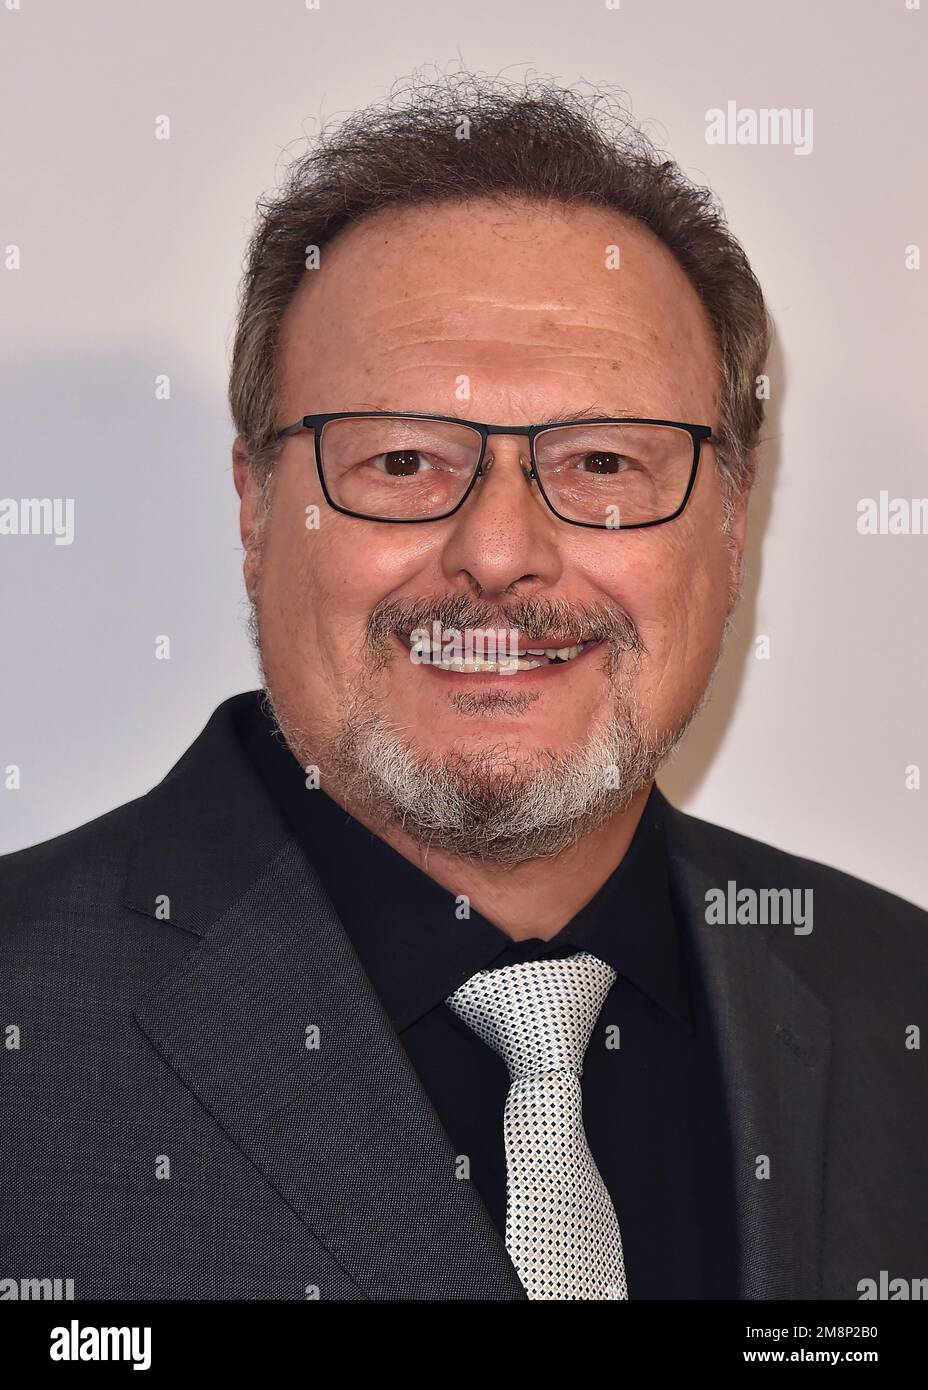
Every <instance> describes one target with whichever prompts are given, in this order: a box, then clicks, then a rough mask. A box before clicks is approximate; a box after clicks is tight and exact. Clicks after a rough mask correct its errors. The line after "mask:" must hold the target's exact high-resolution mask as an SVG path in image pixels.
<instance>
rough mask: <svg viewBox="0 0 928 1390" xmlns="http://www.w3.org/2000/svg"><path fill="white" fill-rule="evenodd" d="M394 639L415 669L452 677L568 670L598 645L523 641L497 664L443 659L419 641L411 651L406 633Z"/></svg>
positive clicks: (409, 639) (587, 642) (579, 642)
mask: <svg viewBox="0 0 928 1390" xmlns="http://www.w3.org/2000/svg"><path fill="white" fill-rule="evenodd" d="M396 636H397V637H398V638H399V640H400V641H401V642H402V643H403V645H404V647H405V648H406V650H407V651H408V652H410V653H411V654H413V653H414V655H415V664H416V665H420V666H427V667H429V668H430V669H431V670H433V671H448V672H451V673H453V674H454V675H462V676H512V675H517V674H519V673H520V672H523V671H541V670H545V669H548V668H556V667H559V666H561V667H563V666H569V665H570V664H571V663H572V662H574V661H577V660H578V659H579V658H580V657H581V656H583V655H584V654H585V653H586V652H588V651H590V650H592V649H593V648H594V647H598V646H600V645H601V644H600V642H599V641H598V640H596V641H583V640H581V641H578V642H572V643H567V644H564V645H559V646H548V645H545V646H541V645H538V646H533V645H530V643H531V638H526V639H524V641H523V644H522V645H521V646H520V647H519V648H518V649H517V650H516V651H513V652H512V653H510V654H509V655H506V656H502V657H500V658H499V659H498V660H492V661H490V660H485V659H481V658H476V657H475V658H472V659H461V658H457V657H445V656H443V655H442V650H441V647H440V646H436V647H435V648H434V649H432V648H431V646H430V643H429V641H428V639H427V638H425V639H422V638H420V639H418V640H417V642H416V643H415V647H414V646H413V643H412V640H411V636H410V634H409V633H407V632H398V633H397V634H396ZM541 640H543V639H541Z"/></svg>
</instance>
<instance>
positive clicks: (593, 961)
mask: <svg viewBox="0 0 928 1390" xmlns="http://www.w3.org/2000/svg"><path fill="white" fill-rule="evenodd" d="M614 980H615V971H614V970H613V969H612V967H611V966H609V965H606V963H605V961H601V960H599V959H598V958H597V957H596V956H592V955H590V954H589V952H587V951H581V952H580V953H578V954H577V955H575V956H567V957H561V958H557V959H553V960H552V959H548V960H530V961H522V962H521V963H520V964H519V965H505V966H502V967H501V968H500V969H498V970H479V971H478V972H477V974H476V975H472V976H471V978H470V979H469V980H466V981H465V983H464V984H463V985H461V987H460V988H459V989H456V990H455V991H454V993H453V994H452V995H450V996H449V998H448V999H447V1000H446V1001H445V1002H446V1003H447V1005H448V1007H449V1008H450V1009H452V1010H453V1011H454V1012H455V1013H456V1014H457V1015H458V1017H459V1018H460V1019H462V1020H463V1022H464V1023H466V1024H467V1025H468V1027H470V1028H472V1029H473V1030H474V1032H475V1033H476V1034H477V1035H478V1037H480V1038H482V1039H483V1041H484V1042H485V1043H488V1044H489V1046H490V1047H492V1048H493V1049H494V1050H495V1051H496V1052H498V1053H499V1055H500V1056H501V1057H502V1059H503V1061H504V1062H505V1063H506V1065H507V1067H508V1068H509V1073H510V1076H511V1077H512V1079H513V1080H516V1078H517V1077H522V1076H530V1075H532V1074H533V1073H537V1072H547V1071H561V1070H567V1071H572V1072H575V1073H576V1074H577V1075H578V1076H579V1075H580V1072H581V1069H582V1064H583V1055H584V1053H585V1052H586V1049H587V1045H588V1044H589V1041H590V1034H591V1033H592V1031H593V1025H594V1023H595V1022H596V1019H597V1018H598V1017H599V1014H600V1011H601V1009H602V1007H603V1002H604V1000H605V998H606V995H607V994H608V993H609V990H610V989H611V987H612V983H613V981H614Z"/></svg>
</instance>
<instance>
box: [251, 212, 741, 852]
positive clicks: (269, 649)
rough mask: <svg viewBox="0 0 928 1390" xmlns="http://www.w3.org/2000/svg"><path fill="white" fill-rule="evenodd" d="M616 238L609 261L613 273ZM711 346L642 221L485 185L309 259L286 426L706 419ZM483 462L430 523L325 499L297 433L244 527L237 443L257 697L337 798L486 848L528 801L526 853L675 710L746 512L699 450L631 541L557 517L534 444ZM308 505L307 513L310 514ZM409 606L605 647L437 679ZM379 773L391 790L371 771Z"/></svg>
mask: <svg viewBox="0 0 928 1390" xmlns="http://www.w3.org/2000/svg"><path fill="white" fill-rule="evenodd" d="M614 245H618V246H619V248H620V254H621V269H608V268H607V253H608V248H610V247H611V246H614ZM715 358H716V349H715V344H714V341H713V336H712V332H711V329H710V326H709V324H708V321H707V319H706V316H705V313H704V311H703V309H702V306H701V305H700V302H699V300H698V297H697V295H696V293H695V291H694V290H693V288H692V287H691V285H690V283H689V281H688V280H687V278H686V276H685V274H684V273H683V271H682V270H681V269H680V267H679V266H678V265H677V263H676V261H675V260H674V258H673V257H672V255H671V254H670V253H669V252H668V251H667V250H666V249H665V248H664V247H663V246H662V245H661V244H660V243H659V242H658V241H657V240H656V239H655V238H654V237H653V236H652V235H651V234H650V233H649V232H648V231H647V230H646V229H644V228H643V227H641V226H639V225H638V224H636V223H635V222H633V221H630V220H627V219H624V218H619V217H617V216H616V215H615V214H614V213H610V212H607V211H605V210H601V209H597V208H593V207H580V208H574V209H570V210H568V209H565V208H561V207H556V208H553V209H549V208H547V207H542V206H539V205H537V204H532V203H521V202H519V203H510V204H506V205H501V204H498V203H496V202H491V201H483V200H478V201H474V202H471V203H468V204H443V205H439V206H437V207H427V208H426V207H415V208H410V209H402V210H395V209H390V210H387V211H385V212H382V213H379V214H377V215H375V216H372V217H369V218H367V219H364V220H363V221H361V222H360V223H358V224H357V226H355V227H353V228H351V229H350V230H348V231H346V232H344V233H343V234H342V235H341V236H339V237H338V238H337V239H336V241H335V242H333V243H332V244H330V245H329V246H328V247H326V248H325V250H324V251H323V255H322V268H321V269H320V270H318V271H308V272H307V273H306V274H305V275H304V277H303V281H302V283H301V285H300V288H299V289H298V291H297V293H296V295H295V297H294V299H293V301H292V303H291V305H290V307H289V309H288V311H287V314H286V315H285V319H284V323H283V325H282V335H281V344H280V359H279V361H280V371H281V407H282V409H281V416H280V420H279V424H281V425H283V424H289V423H291V422H292V421H294V420H297V419H299V418H300V417H301V416H302V415H305V414H310V413H316V412H328V411H339V410H394V411H412V412H428V413H432V414H439V415H459V416H462V417H464V418H469V419H474V420H485V421H489V422H492V423H495V424H509V425H516V424H529V423H533V422H541V421H544V420H547V419H549V418H550V417H552V416H555V415H561V416H562V417H570V416H573V415H580V414H582V413H583V412H584V411H589V410H590V409H591V408H593V409H594V410H595V411H596V412H597V413H601V414H603V415H619V414H622V413H630V414H634V415H638V416H646V417H654V418H662V419H669V420H682V421H688V422H691V423H694V424H709V425H713V426H715V425H716V424H717V391H718V385H719V382H718V372H717V368H716V365H715ZM462 383H464V388H463V390H462ZM488 453H489V454H490V455H492V468H491V469H490V471H489V472H488V473H487V474H486V476H485V477H483V478H481V479H479V480H478V482H477V484H476V486H475V488H474V490H473V491H472V493H471V494H470V496H469V497H468V499H467V501H466V502H465V503H464V505H463V507H462V508H461V510H460V511H458V512H457V513H456V514H455V515H452V516H450V517H447V518H446V519H444V520H440V521H432V522H429V523H427V524H422V525H404V524H383V523H379V522H373V521H363V520H359V519H356V518H353V517H349V516H345V515H342V514H339V513H337V512H335V511H333V510H332V509H331V508H329V507H328V506H327V504H326V502H325V500H324V498H323V496H322V492H321V488H320V485H319V481H318V478H317V474H316V468H315V459H314V453H313V440H312V435H311V434H310V433H309V432H308V431H304V432H303V433H301V434H298V435H296V436H294V437H293V438H291V439H289V440H288V441H287V444H286V446H285V448H284V451H283V454H282V456H281V459H280V461H279V463H278V464H277V465H276V475H275V480H274V484H273V492H272V502H271V507H270V512H269V514H267V516H266V517H264V518H262V514H261V506H260V498H259V496H258V492H257V489H256V488H255V486H254V484H253V482H252V481H251V480H250V479H249V478H248V477H247V473H246V470H245V468H244V465H243V463H242V460H241V457H240V456H239V455H238V454H237V456H236V480H237V484H238V486H239V490H240V492H241V493H242V502H243V505H242V535H243V540H244V542H245V545H246V552H247V555H246V582H247V585H248V591H249V595H250V597H251V598H252V601H253V603H254V606H255V618H256V626H257V632H258V635H259V640H260V652H261V660H262V667H263V674H264V679H265V683H266V685H267V688H268V691H269V694H270V697H271V701H272V704H273V707H274V712H275V713H276V714H277V717H278V720H279V722H280V724H281V727H282V728H283V729H284V732H285V733H286V734H287V737H288V741H289V742H290V744H291V747H292V748H293V750H294V752H295V753H296V754H297V756H298V757H299V758H300V759H301V761H304V762H316V763H318V764H319V765H320V766H321V767H322V774H323V785H325V778H326V774H327V771H328V773H329V775H330V780H331V783H335V784H339V783H341V784H342V785H343V786H344V785H345V784H351V783H352V781H353V778H354V775H355V774H356V773H358V769H359V768H360V767H361V765H362V764H363V766H364V769H365V771H364V773H363V776H360V780H358V782H357V785H355V786H354V787H353V794H354V795H356V796H358V797H359V798H362V799H363V797H364V795H365V793H364V788H363V787H362V785H361V784H362V782H363V783H366V785H367V799H368V800H369V801H370V802H371V804H374V803H375V802H376V803H378V804H379V806H380V814H382V815H384V816H386V817H388V818H390V817H396V816H398V815H399V814H401V813H402V812H403V811H404V809H405V811H406V812H407V813H409V811H410V807H411V806H412V815H411V820H407V829H409V828H411V829H412V831H413V833H416V832H417V827H416V824H415V822H416V820H417V819H420V820H422V822H423V824H422V825H421V826H419V827H418V831H419V833H421V835H422V836H423V837H424V836H425V835H426V834H429V835H430V836H431V837H432V838H433V841H434V842H435V843H438V844H442V843H445V844H446V845H447V846H448V847H450V848H454V847H455V845H457V847H458V848H461V847H463V845H464V843H465V841H466V839H467V836H468V835H471V837H473V836H477V837H478V838H479V836H480V834H481V832H482V831H486V829H487V825H488V824H489V822H490V821H492V823H493V826H494V827H495V829H494V830H493V831H492V832H491V833H490V834H489V836H488V837H487V836H485V848H486V849H487V851H488V852H490V850H491V846H490V841H491V840H493V839H494V838H495V839H496V840H500V839H501V838H504V836H503V834H502V832H501V829H500V827H501V825H502V824H503V823H504V822H505V821H506V820H507V819H508V820H509V821H510V822H512V823H515V822H517V821H520V816H521V822H520V823H521V824H522V827H523V830H525V829H526V828H527V827H528V826H529V823H530V822H531V821H532V816H531V815H527V813H526V798H528V799H529V800H532V798H533V796H534V801H535V803H536V807H535V811H534V813H533V814H534V822H533V823H538V827H537V828H538V832H539V833H538V835H536V838H535V840H534V841H532V840H531V837H529V840H527V841H526V842H525V846H527V849H528V852H529V853H530V852H531V849H532V845H534V846H535V848H536V849H537V850H538V851H539V852H551V849H552V846H553V847H555V848H557V847H560V846H563V845H564V844H566V843H569V842H571V840H572V838H576V834H577V833H580V832H581V831H582V830H583V829H584V828H588V827H589V825H591V824H593V823H594V821H596V820H598V821H599V822H601V821H602V820H603V819H604V818H605V816H606V815H607V813H608V812H609V810H610V808H611V810H613V811H614V810H615V809H617V808H620V807H621V806H622V805H627V804H628V800H629V797H630V796H631V794H632V793H633V792H635V791H636V790H639V789H640V786H641V785H643V783H644V781H645V780H647V779H648V778H649V777H650V776H652V775H653V771H654V770H655V767H656V765H657V763H658V762H659V761H660V759H661V757H662V756H663V755H664V754H665V753H666V751H667V749H668V748H669V747H670V746H671V745H672V743H673V742H674V741H675V739H676V737H677V736H678V735H679V733H680V732H681V731H682V729H683V728H684V727H685V725H686V723H687V722H688V720H689V719H690V717H691V716H692V714H693V711H694V709H695V707H696V705H697V703H698V701H699V699H700V696H701V695H702V693H703V691H704V689H705V687H706V685H707V683H708V681H709V678H710V676H711V673H712V671H713V669H714V666H715V664H716V661H717V657H718V653H719V647H720V642H721V638H722V634H723V630H724V626H725V621H726V618H727V616H728V614H729V611H730V608H731V593H732V588H731V586H732V577H733V569H732V566H733V562H734V560H735V556H736V553H737V551H738V550H739V549H740V545H741V540H742V535H743V521H744V509H743V507H742V508H739V510H738V512H737V513H736V518H735V522H734V526H733V527H732V528H731V529H730V530H729V531H728V532H726V530H725V528H724V526H723V507H722V494H721V488H720V482H719V478H718V473H717V468H716V462H715V456H714V451H713V448H712V446H711V445H703V452H702V457H701V462H700V467H699V471H698V475H697V481H696V486H695V488H694V491H693V493H692V495H691V497H690V500H689V502H688V504H687V507H686V509H685V510H684V512H683V513H682V515H681V516H680V517H678V518H677V519H676V520H674V521H672V522H669V523H667V524H666V525H661V526H655V527H651V528H645V529H641V530H629V531H622V530H621V529H617V530H600V529H589V528H584V527H581V526H574V525H570V524H569V523H567V522H565V521H562V520H560V519H559V518H558V517H556V516H555V515H554V514H553V513H552V512H551V511H550V510H549V508H548V507H547V506H546V504H545V502H544V500H543V498H542V497H540V496H539V494H538V490H537V487H536V486H535V485H534V484H530V483H528V482H527V480H526V477H525V474H524V472H523V467H522V462H524V461H525V460H526V458H527V454H528V442H527V440H525V439H523V438H520V437H518V436H511V435H508V436H497V437H495V438H492V437H491V439H490V440H489V443H488ZM313 504H315V505H316V506H318V508H319V526H318V529H312V528H308V527H307V515H308V513H307V508H308V507H311V506H312V505H313ZM309 515H310V516H311V515H312V514H311V513H310V514H309ZM256 528H257V540H256ZM427 614H428V615H432V616H434V617H435V618H437V619H438V620H439V621H440V622H441V623H442V626H444V627H451V626H454V627H461V628H465V627H484V628H486V627H494V628H505V629H511V628H513V627H516V628H518V629H519V631H520V632H525V631H527V632H528V633H529V634H530V636H536V637H537V636H540V635H541V634H543V633H544V634H550V633H552V632H553V631H556V632H557V633H558V634H563V635H564V636H572V637H574V638H576V639H580V638H582V637H584V636H585V635H587V634H588V633H589V632H590V631H593V632H594V633H599V634H601V635H602V636H603V640H602V641H601V642H600V643H599V645H597V646H593V647H591V648H590V649H589V650H588V651H586V652H585V653H584V654H583V655H581V656H580V657H579V658H578V659H576V660H575V661H570V662H567V663H566V664H563V665H558V666H546V667H544V668H541V669H539V670H535V671H519V672H517V673H515V674H485V673H484V674H462V673H455V672H450V671H447V670H438V669H434V668H432V667H431V666H430V665H429V664H427V663H421V662H420V663H417V662H414V661H412V660H411V659H410V653H409V650H408V648H407V647H406V646H405V645H404V643H403V641H402V638H401V637H400V636H399V635H398V633H399V631H403V630H404V631H406V632H408V631H409V630H410V628H411V627H414V626H430V622H429V621H428V620H427V618H426V615H427ZM449 618H450V619H452V621H451V622H449V621H448V619H449ZM521 645H522V646H523V647H524V646H526V645H531V642H530V641H527V642H523V643H522V644H521ZM387 745H389V754H390V758H392V761H390V760H389V759H388V760H387V761H386V762H384V758H385V757H386V754H385V753H384V748H385V747H386V746H387ZM623 750H624V751H623ZM604 758H606V760H607V761H609V760H610V759H611V760H612V761H613V762H616V763H618V765H619V781H620V782H624V785H620V786H618V787H617V788H614V790H613V792H612V793H611V800H610V799H609V798H606V799H605V800H604V799H603V797H602V796H599V797H598V798H597V797H594V798H593V800H594V801H595V802H596V809H592V803H590V805H588V806H587V808H586V811H583V808H582V807H581V808H579V810H578V802H577V795H578V793H577V787H576V782H577V780H578V778H579V780H581V781H583V780H584V779H586V780H588V781H589V780H591V779H592V780H598V782H599V783H604V782H605V781H606V780H607V770H606V769H605V768H604V767H602V766H601V763H602V761H603V759H604ZM378 759H379V760H380V762H379V765H378V766H379V771H377V773H376V776H377V778H379V781H380V783H381V785H380V788H379V794H378V795H377V796H375V795H374V793H373V791H372V789H371V786H370V783H371V767H372V766H373V764H376V763H377V760H378ZM327 760H328V767H327ZM539 778H540V779H541V782H539ZM391 779H392V780H393V781H395V782H397V783H402V790H400V791H396V794H395V795H394V794H393V793H392V792H391V791H390V788H389V787H386V788H385V787H384V786H383V785H382V784H383V783H384V781H388V782H389V781H390V780H391ZM614 781H615V774H613V782H614ZM569 782H572V783H573V786H572V787H571V786H568V785H567V783H569ZM633 783H636V784H637V785H632V784H633ZM560 784H564V785H563V786H561V785H560ZM559 786H560V790H559V789H558V788H559ZM539 787H542V790H543V796H542V800H543V801H544V803H545V804H544V807H543V808H542V810H541V811H539V810H538V806H537V802H538V796H539ZM436 795H438V798H439V800H440V801H442V806H443V807H444V809H443V810H442V809H441V808H439V809H438V810H437V811H436V808H435V804H434V803H435V798H436ZM583 795H586V793H585V792H584V793H583ZM449 797H450V798H451V800H452V801H454V802H455V812H454V814H456V815H457V817H458V820H459V822H461V819H462V817H463V820H464V821H466V820H467V819H468V817H469V818H470V819H471V821H473V822H477V823H475V824H471V825H470V826H469V827H468V826H467V825H465V824H463V823H461V824H459V825H458V834H457V839H455V837H454V835H453V834H452V833H451V830H450V820H451V819H454V814H453V813H452V811H451V810H449ZM581 800H582V796H581ZM587 801H589V796H587ZM413 803H415V805H413ZM427 803H428V805H427ZM567 803H570V804H571V805H572V807H573V810H572V811H570V812H569V811H568V809H567ZM590 815H592V816H593V820H592V821H591V820H590ZM443 816H444V820H445V821H446V822H449V824H447V825H445V826H444V829H443V827H442V825H441V821H442V817H443ZM559 816H560V817H561V820H564V818H565V817H567V819H570V818H571V816H572V821H571V824H572V826H573V829H572V830H571V831H570V832H568V833H567V836H566V838H564V835H563V833H562V835H561V838H560V840H558V839H557V834H556V833H555V838H554V840H551V839H550V836H549V839H548V840H547V841H546V840H545V838H544V835H543V833H542V830H541V825H540V822H541V821H544V820H545V819H547V820H548V821H549V822H550V821H552V820H555V821H556V820H557V819H558V817H559ZM584 816H586V819H584ZM429 822H431V829H429V824H428V823H429ZM480 822H484V823H483V824H481V823H480ZM561 830H562V832H563V825H562V826H561ZM445 832H447V834H445ZM443 835H444V838H443ZM525 846H524V847H525Z"/></svg>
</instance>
